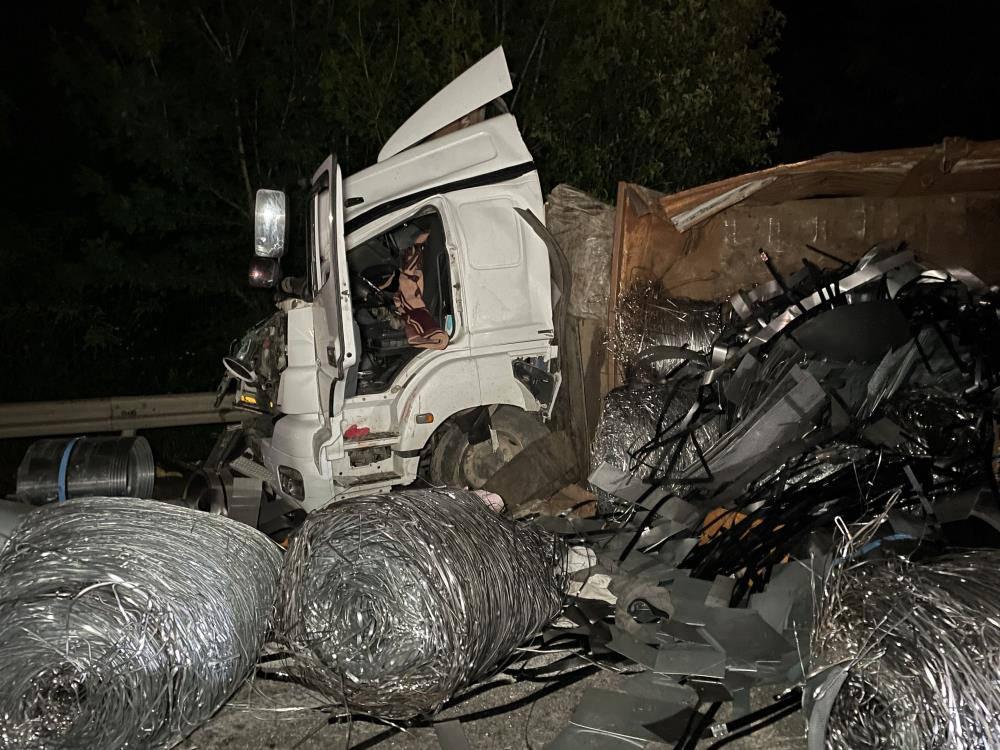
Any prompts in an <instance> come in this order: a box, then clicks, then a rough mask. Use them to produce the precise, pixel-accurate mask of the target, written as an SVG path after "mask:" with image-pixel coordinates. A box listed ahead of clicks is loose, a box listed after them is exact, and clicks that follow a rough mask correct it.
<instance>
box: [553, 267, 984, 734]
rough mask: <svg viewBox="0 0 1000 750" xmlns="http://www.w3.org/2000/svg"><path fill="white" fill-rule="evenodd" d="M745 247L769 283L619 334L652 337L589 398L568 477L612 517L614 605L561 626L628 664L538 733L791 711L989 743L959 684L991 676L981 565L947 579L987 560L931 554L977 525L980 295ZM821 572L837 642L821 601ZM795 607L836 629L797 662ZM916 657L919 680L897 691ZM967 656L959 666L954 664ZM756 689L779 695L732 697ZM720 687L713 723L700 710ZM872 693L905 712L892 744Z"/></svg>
mask: <svg viewBox="0 0 1000 750" xmlns="http://www.w3.org/2000/svg"><path fill="white" fill-rule="evenodd" d="M761 258H762V261H763V262H764V263H766V264H767V265H768V268H769V269H771V270H772V275H773V277H774V281H773V282H772V283H770V284H768V285H765V286H762V287H758V288H756V289H754V290H752V291H750V292H740V293H738V294H736V295H734V296H733V297H732V298H731V300H730V301H729V302H728V303H727V304H725V305H723V306H722V307H721V309H720V311H719V315H720V318H719V319H720V320H721V326H720V327H719V330H718V334H717V335H716V336H714V338H712V339H711V341H707V342H706V340H705V337H704V336H703V331H704V325H702V324H699V327H697V328H695V329H692V331H691V332H690V334H689V335H688V337H687V340H686V341H685V339H684V336H683V334H680V336H679V337H678V336H676V335H675V336H674V338H673V340H668V341H665V342H663V343H660V342H656V338H657V336H658V335H661V334H657V332H656V331H653V332H648V331H647V332H643V333H642V334H641V335H642V336H644V337H645V339H646V340H649V339H652V340H653V341H654V342H655V343H656V345H655V346H653V347H652V348H649V349H647V350H645V351H636V352H634V353H633V355H632V356H631V359H628V358H625V361H626V372H629V373H630V374H631V375H632V376H633V379H632V382H629V383H627V384H626V385H625V386H623V387H622V388H620V389H618V390H616V391H613V392H612V393H611V394H609V398H608V402H607V408H606V411H605V414H604V417H603V420H602V424H601V426H600V428H599V436H598V437H599V439H598V441H597V450H596V451H595V463H596V464H597V466H596V469H595V471H594V472H593V474H592V476H591V483H592V484H593V485H594V486H595V488H596V489H597V490H598V491H599V492H600V493H601V494H602V495H603V497H604V498H605V503H607V504H609V507H610V509H611V511H612V513H611V517H612V519H613V523H611V524H610V525H608V526H605V527H604V528H601V529H594V528H592V527H589V526H588V527H587V528H586V533H587V536H588V537H589V539H590V540H591V543H592V544H593V546H594V548H595V550H596V551H597V554H598V556H599V559H600V567H599V568H598V569H596V570H595V571H591V572H592V573H594V572H602V573H605V574H607V575H609V576H610V577H611V586H610V588H611V591H612V592H613V593H614V594H615V595H616V597H617V603H616V606H615V616H614V621H613V623H609V622H607V621H605V620H603V619H602V618H601V617H599V616H598V617H588V616H582V617H579V615H578V619H580V622H581V625H582V626H585V627H587V628H589V629H590V633H591V639H590V649H591V652H592V653H607V652H608V651H611V652H615V653H617V654H619V655H622V656H624V657H626V659H627V660H628V661H629V662H632V663H634V664H635V665H638V666H639V667H641V668H642V670H643V671H642V673H641V674H639V675H638V676H636V677H633V678H631V679H630V681H627V682H626V693H618V694H614V695H613V697H612V698H609V697H608V696H607V695H603V696H597V697H596V698H595V696H594V695H593V694H588V696H585V698H584V701H583V703H581V705H580V707H579V708H578V709H577V712H576V714H575V715H574V717H573V720H572V723H571V725H570V727H568V728H567V730H566V731H565V732H564V733H563V734H562V735H561V736H560V738H559V739H558V740H557V741H556V742H555V743H554V744H553V745H552V747H570V746H571V745H573V746H576V747H579V745H580V743H584V744H585V746H586V743H587V742H597V744H595V745H593V746H595V747H597V746H600V747H616V746H619V745H620V746H621V747H636V746H638V747H642V746H643V745H644V743H645V742H651V741H659V742H664V741H665V742H668V743H672V744H673V745H674V746H675V747H677V748H682V749H683V748H686V749H688V750H690V749H691V748H695V747H704V746H711V747H713V748H714V747H722V746H724V745H725V744H727V743H728V742H730V741H732V740H734V739H737V738H738V737H739V736H743V735H745V734H748V733H750V732H752V731H754V730H755V729H758V728H760V727H762V726H764V725H766V724H768V723H771V722H773V721H775V720H776V719H778V718H782V717H784V716H786V715H789V714H791V713H794V712H796V711H799V710H800V709H801V708H802V707H803V706H805V708H806V712H807V714H808V717H809V720H810V722H811V723H810V736H809V742H810V747H816V748H819V747H823V746H824V743H825V742H829V746H830V747H862V746H864V747H868V746H872V747H876V746H877V747H887V748H913V747H928V748H930V747H935V748H938V747H940V748H973V747H975V748H987V747H995V746H996V742H995V741H994V738H995V737H996V736H997V734H996V733H997V731H998V728H1000V719H998V718H997V717H998V712H997V710H996V706H995V705H994V704H995V703H996V701H995V700H994V699H993V698H992V697H987V696H982V695H978V693H980V692H982V691H984V690H987V688H989V689H992V687H989V686H995V684H996V683H997V681H998V680H1000V669H998V666H1000V665H998V664H997V655H996V647H995V645H994V644H996V643H997V639H1000V618H997V616H996V607H997V605H996V580H995V579H996V576H995V573H994V572H992V571H991V572H990V573H989V575H984V576H982V577H980V581H981V584H979V585H975V586H974V585H972V584H968V585H967V582H966V581H965V580H963V579H962V575H963V573H962V571H964V575H966V576H968V577H969V578H970V579H971V578H973V577H975V576H979V573H980V572H985V571H987V570H988V569H989V568H990V566H991V565H992V566H993V567H995V565H993V561H995V560H996V554H995V553H989V554H988V553H985V552H983V553H977V554H976V555H973V556H972V557H969V558H963V557H960V558H955V557H952V558H945V559H944V560H942V561H941V562H933V561H932V560H931V558H934V557H935V556H936V555H938V554H940V553H943V552H947V551H948V550H949V549H950V548H952V547H955V546H968V545H969V544H970V543H972V544H978V545H979V546H989V545H991V544H992V542H993V540H995V539H996V538H997V536H996V530H997V529H1000V523H998V521H997V519H1000V514H998V513H997V511H996V508H997V498H998V496H997V491H996V489H997V485H996V478H995V475H994V473H993V466H992V461H991V458H992V455H993V449H994V442H995V434H994V415H995V409H996V402H995V399H996V392H997V386H998V383H1000V372H998V365H1000V320H998V302H1000V295H998V293H997V290H996V289H987V288H985V287H984V286H983V285H982V284H981V283H980V282H978V280H977V279H975V278H974V277H973V276H971V274H968V273H967V272H964V271H960V270H952V271H932V270H928V269H926V268H923V267H921V266H920V265H918V264H917V263H916V262H915V261H914V259H913V256H912V255H911V253H910V252H909V251H908V250H906V249H905V248H903V247H878V248H876V249H874V250H873V251H872V252H870V253H869V254H868V255H866V256H865V257H863V258H862V259H861V260H859V261H857V262H856V263H840V266H839V268H835V269H833V270H830V269H821V268H819V267H817V266H816V265H814V264H812V263H810V262H808V261H805V262H804V267H803V269H802V271H801V272H799V273H797V274H796V275H794V276H792V277H790V278H787V279H786V278H782V277H781V276H780V275H779V274H778V273H777V271H775V270H773V267H772V265H771V263H770V260H769V259H768V258H767V256H766V255H765V254H764V253H763V252H762V253H761ZM627 316H631V319H632V320H635V318H636V316H635V315H634V313H632V312H628V311H626V317H627ZM620 321H621V318H620ZM627 328H628V326H627V325H625V326H622V324H621V322H620V323H619V326H618V330H617V331H616V332H614V333H613V334H612V335H613V337H614V336H621V335H622V334H623V331H625V330H626V329H627ZM628 335H629V336H631V337H633V338H637V337H639V336H640V334H639V333H637V332H636V331H634V330H633V331H628ZM612 347H613V348H614V349H617V351H616V353H618V354H619V355H620V354H621V353H622V352H623V351H627V350H628V349H629V345H627V344H623V343H622V342H621V341H620V340H619V341H615V340H614V338H613V340H612ZM632 348H633V349H634V348H635V347H632ZM661 363H666V366H661ZM654 414H655V417H654V416H652V415H654ZM872 519H878V521H879V523H876V527H877V528H876V529H875V530H873V531H872V532H871V539H870V541H869V542H868V543H867V545H865V546H856V548H854V547H852V548H851V550H852V551H851V559H850V560H847V561H845V560H844V559H843V556H841V558H839V559H838V558H836V555H835V554H834V553H833V552H832V551H831V550H832V549H833V538H834V535H835V533H836V534H837V535H839V536H840V537H845V538H851V537H852V535H853V534H854V532H851V531H850V529H853V528H854V526H855V525H856V524H866V523H867V524H869V526H870V525H871V522H872ZM983 521H985V522H986V523H985V524H983V523H982V522H983ZM977 524H978V525H977ZM866 528H868V527H866ZM578 530H579V527H578ZM872 557H875V558H884V559H881V560H880V561H878V562H870V558H872ZM929 560H930V561H929ZM984 561H987V562H984ZM862 563H865V564H869V565H871V567H870V568H869V567H864V566H863V565H861V564H862ZM855 565H861V567H857V568H855V567H854V566H855ZM848 568H849V571H848V570H847V569H848ZM842 569H844V570H842ZM831 570H836V571H837V573H836V574H835V575H832V574H831V573H830V571H831ZM876 571H879V572H876ZM841 576H843V577H844V580H845V581H847V583H845V584H844V586H843V588H842V590H841V596H842V601H843V602H845V603H846V602H851V604H850V605H847V604H845V606H844V607H843V608H842V609H841V610H838V611H837V614H836V616H835V619H836V620H837V622H838V623H840V625H841V626H842V628H843V630H848V631H850V633H851V635H850V636H846V635H844V634H843V631H842V630H838V629H837V627H833V626H832V625H831V624H830V621H829V618H830V614H829V613H830V612H831V610H830V606H829V603H827V604H826V605H824V602H826V601H827V599H826V594H825V592H826V590H827V586H826V584H828V583H829V582H830V581H831V580H839V578H840V577H841ZM883 584H884V585H883ZM904 591H905V592H907V593H906V595H905V596H904V595H903V592H904ZM584 604H585V606H583V607H579V606H577V607H576V609H577V610H578V612H584V611H586V609H587V602H586V601H585V602H584ZM824 606H825V607H826V608H825V609H824V608H823V607H824ZM814 608H818V609H817V612H818V614H817V612H814ZM572 609H573V608H571V610H572ZM975 613H979V614H978V616H977V615H976V614H975ZM816 620H818V621H819V622H820V623H825V625H824V626H825V627H831V628H832V629H833V632H841V635H842V637H840V638H839V640H838V639H837V638H829V639H821V641H820V643H819V644H818V646H817V644H816V643H815V642H814V646H815V649H814V650H815V652H816V653H815V654H811V652H810V633H811V631H812V628H813V624H814V621H816ZM974 620H978V628H973V627H971V622H972V621H974ZM906 623H909V624H906ZM897 627H899V628H903V629H904V630H905V629H906V628H910V630H908V631H906V632H905V634H901V633H902V632H903V631H901V630H896V628H897ZM917 628H920V629H922V632H920V633H915V632H913V630H915V629H917ZM949 629H950V630H951V631H952V632H951V634H950V635H949V636H948V637H944V636H943V635H942V634H943V632H944V631H945V630H949ZM835 643H836V644H837V645H836V646H834V645H833V644H835ZM901 644H903V645H901ZM906 644H913V645H912V648H905V645H906ZM932 647H933V648H934V649H937V651H936V653H929V654H928V653H926V651H927V650H928V649H932ZM837 649H839V651H838V650H837ZM956 649H960V650H961V651H962V653H961V654H958V653H955V654H952V653H951V652H952V651H953V650H956ZM831 654H839V656H838V657H837V658H839V659H840V663H841V664H842V666H844V668H845V670H846V672H845V673H847V674H848V677H847V678H845V679H846V685H847V686H848V687H846V688H844V689H843V690H841V691H839V692H838V691H837V690H836V689H831V684H832V683H829V682H826V681H825V678H823V679H819V678H818V677H817V675H818V673H819V670H820V669H821V668H823V667H828V666H829V665H830V663H831V661H830V660H831V658H832V657H831ZM811 655H812V656H814V657H815V658H813V659H811V658H810V657H811ZM949 664H951V665H952V666H953V669H952V670H951V671H950V672H949V671H948V669H949V666H948V665H949ZM921 669H923V670H924V671H926V672H928V673H934V674H936V675H937V677H934V678H932V679H935V680H937V681H938V684H936V685H933V686H932V685H926V684H920V685H918V684H917V683H918V682H919V680H914V679H912V678H913V676H914V675H916V674H917V673H919V672H920V671H921ZM970 669H976V670H983V672H982V674H983V676H982V677H981V678H977V679H973V678H971V677H969V676H961V677H960V676H959V674H960V673H965V672H967V671H968V670H970ZM879 670H883V671H885V672H890V673H893V674H896V675H897V678H896V679H895V680H888V679H887V680H885V681H881V680H879V679H877V678H874V677H871V675H873V674H874V673H875V672H878V671H879ZM893 670H895V671H893ZM942 672H943V674H942ZM810 678H812V680H811V681H810ZM761 685H770V686H776V688H777V689H776V688H774V687H772V688H770V690H771V692H772V693H773V692H776V691H777V692H781V691H786V692H785V693H784V694H783V696H782V697H781V699H780V700H778V701H776V702H775V703H773V704H771V705H768V706H766V707H765V708H764V709H763V710H761V711H757V712H753V711H752V710H751V706H750V696H751V690H752V689H753V688H755V687H756V686H761ZM821 687H822V688H823V689H822V690H820V689H819V688H821ZM803 691H805V692H803ZM817 691H818V692H819V693H823V695H825V696H826V698H825V700H822V701H820V700H818V698H817ZM803 695H804V696H805V698H803ZM831 696H832V697H831ZM730 701H731V702H732V706H730V710H731V716H733V717H735V718H732V719H730V721H729V722H728V724H727V723H721V722H718V721H716V713H717V712H718V711H719V710H720V706H721V705H722V704H723V703H726V702H730ZM946 701H951V702H952V703H951V704H948V705H944V703H942V702H946ZM928 703H933V704H935V705H928ZM817 705H818V706H820V707H821V708H820V710H819V711H818V712H817V710H816V709H815V707H816V706H817ZM888 706H895V707H896V708H895V709H893V711H897V713H898V710H899V709H900V707H903V706H905V707H907V710H908V711H911V712H912V713H916V712H923V714H924V716H925V717H926V723H924V724H920V725H919V726H918V727H917V728H916V729H913V730H912V732H916V733H917V736H916V739H915V738H914V735H913V734H912V732H911V734H910V735H909V736H908V737H907V736H906V735H905V733H903V732H902V730H901V729H900V719H899V716H898V715H896V714H892V711H889V710H888V709H887V708H886V707H888ZM970 706H971V707H970ZM880 707H881V709H880ZM831 711H832V717H833V718H831V720H830V732H829V737H828V736H827V735H828V733H827V731H826V719H825V717H826V716H830V715H831ZM824 712H825V713H824ZM956 712H957V715H956ZM991 712H992V713H991ZM861 714H865V715H866V716H868V717H869V721H868V723H867V724H864V725H857V726H856V727H855V726H854V725H855V724H856V722H854V720H853V719H846V718H844V717H852V716H857V715H861ZM890 714H892V715H890ZM949 722H951V723H950V724H949ZM849 724H850V725H852V727H853V728H850V729H848V728H845V727H846V726H847V725H849ZM984 724H986V726H984ZM851 732H857V733H858V734H851ZM865 732H867V733H868V734H867V735H865V734H864V733H865ZM713 735H714V736H715V739H713V740H712V741H706V738H707V737H709V736H713ZM862 736H866V737H867V739H866V740H865V741H861V740H860V739H859V738H860V737H862ZM594 738H599V740H595V739H594ZM837 738H839V739H837ZM845 738H846V739H845ZM876 739H877V742H876V741H875V740H876ZM868 740H872V741H873V742H874V744H871V745H869V744H867V742H868ZM701 742H705V745H702V744H700V743H701Z"/></svg>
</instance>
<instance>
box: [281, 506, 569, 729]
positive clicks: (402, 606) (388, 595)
mask: <svg viewBox="0 0 1000 750" xmlns="http://www.w3.org/2000/svg"><path fill="white" fill-rule="evenodd" d="M565 560H566V550H565V547H564V545H563V543H562V542H561V541H560V540H559V539H557V538H556V537H554V536H553V535H551V534H549V533H548V532H546V531H543V530H542V529H540V528H538V527H536V526H534V525H531V524H526V523H518V522H514V521H510V520H507V519H505V518H503V517H501V516H499V515H497V514H496V513H494V512H493V511H491V510H490V509H489V508H488V507H487V506H486V505H485V503H484V502H483V500H482V499H480V497H479V496H477V495H476V494H474V493H471V492H467V491H462V490H406V491H401V492H395V493H390V494H385V495H374V496H368V497H358V498H353V499H349V500H345V501H343V502H340V503H337V504H335V505H333V506H330V507H329V508H326V509H323V510H320V511H317V512H315V513H313V514H312V515H310V516H309V518H308V519H307V520H306V522H305V524H304V525H303V526H302V528H301V529H300V530H299V532H298V534H297V535H296V536H295V537H294V539H293V540H292V542H291V544H290V546H289V550H288V553H287V555H286V561H285V566H284V568H283V569H282V577H281V584H280V594H279V604H278V618H279V633H280V638H281V640H283V642H284V645H285V646H286V648H288V649H289V651H291V652H292V653H294V654H295V658H294V664H293V666H292V667H291V668H290V669H289V672H290V673H291V674H293V675H294V676H295V677H297V678H298V679H299V680H300V681H302V682H304V683H305V684H307V685H308V686H310V687H312V688H314V689H315V690H318V691H319V692H321V693H323V694H324V695H325V696H327V697H329V698H330V699H331V700H332V701H333V702H335V703H337V704H339V705H343V706H346V707H347V708H349V709H350V710H351V711H353V712H356V713H364V714H368V715H371V716H376V717H379V718H384V719H390V720H406V719H410V718H413V717H415V716H418V715H422V714H429V713H433V712H434V711H436V710H438V709H439V708H440V707H441V706H442V704H444V703H445V701H447V700H448V698H449V697H451V696H452V695H454V693H455V692H456V691H457V690H459V689H460V688H462V687H464V686H466V685H469V684H472V683H473V682H475V681H476V680H478V679H481V678H483V677H485V676H487V675H488V674H490V673H491V672H493V671H494V670H496V669H497V668H500V667H502V666H503V664H504V663H505V661H506V660H507V659H508V658H509V657H510V655H511V653H512V652H513V651H514V649H515V648H516V647H517V646H518V645H519V644H521V643H522V642H524V641H525V640H526V639H528V638H530V637H531V636H533V635H535V634H536V633H538V632H539V631H540V630H541V629H542V628H543V627H544V626H545V625H546V624H547V623H549V622H550V621H551V620H552V618H554V617H555V616H556V615H557V614H558V613H559V611H560V609H561V606H562V601H563V593H564V590H565V583H566V576H565Z"/></svg>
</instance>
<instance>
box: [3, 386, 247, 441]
mask: <svg viewBox="0 0 1000 750" xmlns="http://www.w3.org/2000/svg"><path fill="white" fill-rule="evenodd" d="M214 402H215V393H214V392H211V393H182V394H176V395H169V396H125V397H112V398H94V399H86V400H80V401H36V402H26V403H19V404H0V439H3V438H17V437H38V436H44V435H76V434H81V433H93V432H131V431H133V430H141V429H149V428H153V427H182V426H188V425H198V424H225V423H228V422H239V421H240V418H241V412H239V411H237V410H236V409H233V408H232V406H231V405H230V404H229V400H228V399H227V400H226V401H225V402H223V405H222V407H221V408H218V409H216V408H215V406H214Z"/></svg>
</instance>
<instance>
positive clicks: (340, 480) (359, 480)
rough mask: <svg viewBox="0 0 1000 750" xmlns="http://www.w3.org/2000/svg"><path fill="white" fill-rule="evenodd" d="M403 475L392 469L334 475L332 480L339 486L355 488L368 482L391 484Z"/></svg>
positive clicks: (364, 485)
mask: <svg viewBox="0 0 1000 750" xmlns="http://www.w3.org/2000/svg"><path fill="white" fill-rule="evenodd" d="M402 478H403V476H402V475H401V474H397V473H396V472H394V471H380V472H378V473H376V474H359V475H357V476H343V477H334V478H333V481H334V483H335V484H337V485H339V486H340V487H346V488H348V489H356V488H358V487H366V486H368V485H370V484H386V485H392V484H396V483H397V482H399V481H400V480H401V479H402Z"/></svg>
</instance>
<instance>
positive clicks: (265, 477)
mask: <svg viewBox="0 0 1000 750" xmlns="http://www.w3.org/2000/svg"><path fill="white" fill-rule="evenodd" d="M229 468H231V469H233V470H235V471H238V472H239V473H240V474H242V475H243V476H246V477H250V478H252V479H259V480H260V481H262V482H269V481H271V480H272V479H273V478H274V477H273V475H272V474H271V472H269V471H268V470H267V467H266V466H262V465H261V464H259V463H257V462H256V461H254V460H253V459H252V458H247V457H246V456H238V457H236V458H234V459H233V460H232V461H230V462H229Z"/></svg>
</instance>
